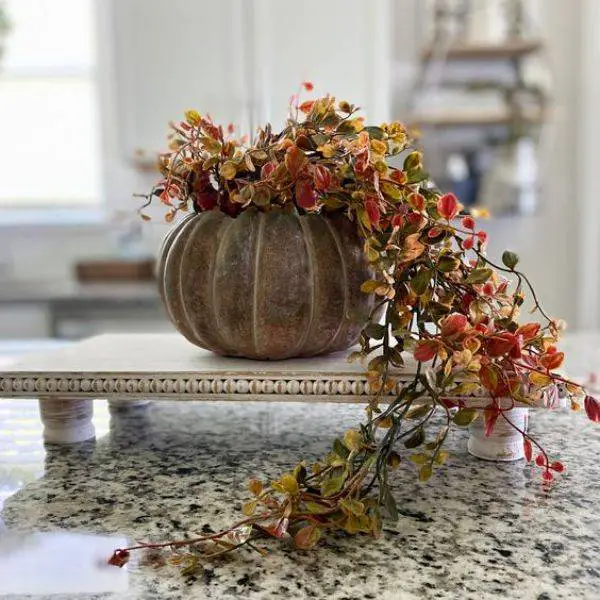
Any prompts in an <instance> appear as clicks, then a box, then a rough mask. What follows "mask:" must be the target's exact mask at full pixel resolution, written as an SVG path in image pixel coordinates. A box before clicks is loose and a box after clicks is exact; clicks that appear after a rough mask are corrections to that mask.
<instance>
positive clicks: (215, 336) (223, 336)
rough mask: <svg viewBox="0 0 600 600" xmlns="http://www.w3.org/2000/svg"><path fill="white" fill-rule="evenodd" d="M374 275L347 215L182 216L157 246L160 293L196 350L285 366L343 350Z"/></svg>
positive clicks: (358, 323)
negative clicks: (275, 361) (301, 358)
mask: <svg viewBox="0 0 600 600" xmlns="http://www.w3.org/2000/svg"><path fill="white" fill-rule="evenodd" d="M371 276H372V273H371V271H370V269H369V266H368V264H367V262H366V260H365V257H364V253H363V249H362V244H361V242H360V239H359V238H358V236H357V234H356V231H355V230H354V227H353V224H352V223H350V222H349V221H348V220H347V219H345V218H340V219H329V218H327V217H323V216H320V215H303V216H298V215H291V214H284V213H281V212H274V211H271V212H268V213H264V212H260V211H257V210H254V209H250V210H247V211H245V212H243V213H242V214H241V215H240V216H238V217H237V218H231V217H229V216H227V215H225V214H224V213H222V212H220V211H216V210H215V211H210V212H204V213H200V214H196V215H190V216H188V217H186V218H185V219H184V220H183V221H182V222H181V223H179V224H178V225H177V226H176V227H174V228H173V229H172V230H171V231H170V232H169V234H168V235H167V237H166V238H165V240H164V242H163V246H162V249H161V253H160V258H159V270H158V278H159V286H160V292H161V296H162V298H163V301H164V303H165V306H166V308H167V311H168V313H169V316H170V318H171V320H172V321H173V323H174V325H175V327H176V328H177V329H178V330H179V331H180V332H181V333H182V334H183V335H184V336H185V337H186V338H187V339H188V340H189V341H190V342H192V343H193V344H196V345H197V346H200V347H201V348H206V349H208V350H212V351H213V352H216V353H218V354H223V355H228V356H243V357H247V358H254V359H261V360H264V359H283V358H290V357H296V356H314V355H317V354H325V353H328V352H335V351H339V350H345V349H346V348H348V347H350V346H351V345H353V344H354V343H355V342H356V341H357V340H358V337H359V335H360V332H361V330H362V328H363V327H364V325H365V322H366V320H367V318H368V316H369V313H370V311H371V310H372V308H373V305H374V300H373V298H372V296H371V295H368V294H365V293H363V292H361V291H360V285H361V283H362V282H363V281H365V280H366V279H369V278H370V277H371Z"/></svg>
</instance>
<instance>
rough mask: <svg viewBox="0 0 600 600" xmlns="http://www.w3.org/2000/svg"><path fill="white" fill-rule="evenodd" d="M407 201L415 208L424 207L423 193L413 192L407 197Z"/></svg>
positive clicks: (420, 208) (421, 208)
mask: <svg viewBox="0 0 600 600" xmlns="http://www.w3.org/2000/svg"><path fill="white" fill-rule="evenodd" d="M408 203H409V204H410V205H411V206H412V207H413V208H414V209H415V210H419V211H421V210H423V209H424V208H425V196H423V194H417V193H413V194H411V195H410V196H409V197H408Z"/></svg>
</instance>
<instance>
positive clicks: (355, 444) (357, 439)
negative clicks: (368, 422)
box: [344, 429, 363, 451]
mask: <svg viewBox="0 0 600 600" xmlns="http://www.w3.org/2000/svg"><path fill="white" fill-rule="evenodd" d="M362 445H363V438H362V435H361V433H360V431H357V430H356V429H348V431H346V433H344V446H346V448H348V450H350V451H352V450H360V449H361V448H362Z"/></svg>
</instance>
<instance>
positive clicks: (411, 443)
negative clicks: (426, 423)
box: [404, 427, 425, 448]
mask: <svg viewBox="0 0 600 600" xmlns="http://www.w3.org/2000/svg"><path fill="white" fill-rule="evenodd" d="M424 441H425V430H424V429H423V428H422V427H419V428H418V429H417V430H416V431H415V432H414V433H413V434H412V435H411V436H410V437H409V438H408V439H407V440H406V441H405V442H404V447H405V448H417V447H418V446H420V445H421V444H422V443H423V442H424Z"/></svg>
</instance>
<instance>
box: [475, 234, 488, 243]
mask: <svg viewBox="0 0 600 600" xmlns="http://www.w3.org/2000/svg"><path fill="white" fill-rule="evenodd" d="M477 237H478V238H479V241H480V242H481V243H482V244H485V243H487V240H488V234H487V233H486V232H485V231H478V232H477Z"/></svg>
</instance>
